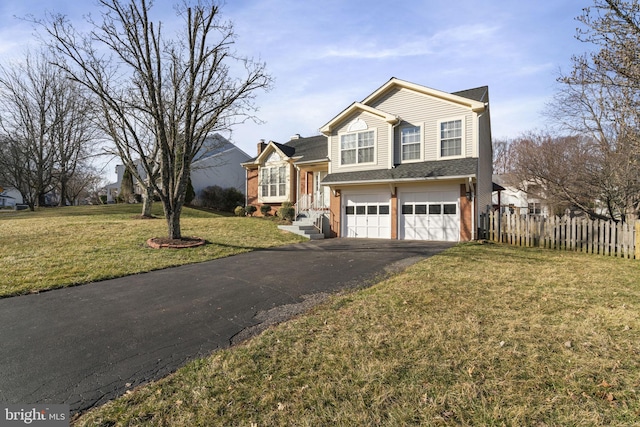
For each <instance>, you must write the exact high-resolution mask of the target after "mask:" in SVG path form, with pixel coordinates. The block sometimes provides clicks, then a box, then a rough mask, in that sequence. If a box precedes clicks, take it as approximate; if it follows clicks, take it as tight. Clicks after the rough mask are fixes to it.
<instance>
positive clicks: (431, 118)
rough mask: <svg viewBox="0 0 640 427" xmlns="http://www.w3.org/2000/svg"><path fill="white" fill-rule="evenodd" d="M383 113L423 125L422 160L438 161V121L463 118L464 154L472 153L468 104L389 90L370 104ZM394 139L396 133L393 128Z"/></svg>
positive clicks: (470, 118)
mask: <svg viewBox="0 0 640 427" xmlns="http://www.w3.org/2000/svg"><path fill="white" fill-rule="evenodd" d="M371 106H372V107H374V108H377V109H379V110H382V111H384V112H386V113H389V114H393V115H398V116H400V118H402V120H403V121H405V122H407V123H411V124H415V125H421V126H423V127H424V129H423V130H422V132H423V135H422V137H423V141H424V146H423V150H424V153H423V154H424V157H423V159H424V160H425V161H429V160H438V150H439V147H438V142H439V134H440V130H439V129H438V120H443V119H444V120H447V119H449V118H451V119H457V118H460V117H464V123H465V132H464V142H463V146H464V150H463V155H464V156H465V157H472V156H473V112H471V110H470V109H469V108H468V107H464V106H460V105H457V104H454V103H452V102H450V101H445V100H442V99H437V98H432V97H429V96H427V95H423V94H419V93H416V92H412V91H410V90H407V89H403V88H402V89H398V88H395V89H392V90H390V91H389V92H387V93H385V94H384V95H383V96H381V97H380V98H379V99H376V100H375V101H374V103H373V104H372V105H371ZM395 140H396V141H399V133H398V130H397V129H396V138H395ZM395 153H396V159H395V162H394V163H396V164H398V163H400V157H397V156H398V153H399V151H398V150H397V149H396V150H395Z"/></svg>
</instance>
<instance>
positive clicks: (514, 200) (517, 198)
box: [492, 175, 549, 217]
mask: <svg viewBox="0 0 640 427" xmlns="http://www.w3.org/2000/svg"><path fill="white" fill-rule="evenodd" d="M493 182H494V183H495V184H497V187H499V188H495V189H494V192H493V196H492V206H493V209H494V210H499V211H500V213H505V212H508V213H512V214H517V215H537V216H542V217H548V216H549V207H548V206H547V205H546V203H545V201H544V200H543V199H541V198H539V197H536V196H535V195H534V194H533V193H535V191H533V190H534V189H532V188H530V186H522V187H527V188H526V189H527V190H529V191H528V192H527V191H524V190H523V189H520V188H518V187H517V186H514V185H513V184H512V182H511V179H510V178H509V176H508V175H493Z"/></svg>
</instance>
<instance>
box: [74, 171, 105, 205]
mask: <svg viewBox="0 0 640 427" xmlns="http://www.w3.org/2000/svg"><path fill="white" fill-rule="evenodd" d="M101 182H102V176H100V173H99V172H98V171H97V170H96V169H95V168H93V167H92V166H89V165H86V164H84V163H81V164H79V165H77V166H76V170H75V172H74V174H73V175H72V176H71V178H70V179H69V180H68V181H67V190H66V194H67V200H68V201H69V203H71V205H74V206H76V205H79V204H80V201H81V200H82V199H90V198H91V196H92V193H93V192H94V188H97V187H98V188H99V186H100V184H101Z"/></svg>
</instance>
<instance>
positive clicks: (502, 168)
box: [492, 138, 513, 175]
mask: <svg viewBox="0 0 640 427" xmlns="http://www.w3.org/2000/svg"><path fill="white" fill-rule="evenodd" d="M512 142H513V141H512V140H511V139H506V138H503V139H494V140H493V142H492V147H493V173H495V174H501V175H503V174H507V173H509V172H511V168H512V164H511V163H512V153H511V144H512Z"/></svg>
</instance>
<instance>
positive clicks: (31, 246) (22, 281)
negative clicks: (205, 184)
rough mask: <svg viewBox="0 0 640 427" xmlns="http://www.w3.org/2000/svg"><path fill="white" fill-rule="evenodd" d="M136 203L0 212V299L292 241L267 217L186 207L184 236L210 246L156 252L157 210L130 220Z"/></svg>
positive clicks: (161, 232)
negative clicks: (152, 245) (151, 215)
mask: <svg viewBox="0 0 640 427" xmlns="http://www.w3.org/2000/svg"><path fill="white" fill-rule="evenodd" d="M139 213H140V205H108V206H82V207H66V208H50V209H41V210H38V211H36V212H28V211H19V212H2V213H0V236H1V237H0V238H1V239H2V241H1V244H0V271H2V272H3V273H2V276H3V280H2V281H0V297H2V296H11V295H18V294H25V293H30V292H39V291H42V290H46V289H54V288H59V287H63V286H69V285H75V284H82V283H88V282H92V281H96V280H103V279H109V278H113V277H119V276H124V275H128V274H135V273H140V272H145V271H150V270H155V269H160V268H165V267H171V266H176V265H182V264H188V263H194V262H200V261H206V260H211V259H215V258H220V257H224V256H229V255H234V254H238V253H242V252H247V251H250V250H254V249H258V248H265V247H271V246H276V245H283V244H287V243H294V242H299V241H300V240H301V238H300V237H299V236H295V235H293V234H290V233H285V232H281V231H280V230H278V229H277V227H276V225H275V223H274V222H272V221H265V220H262V219H258V218H247V217H243V218H238V217H231V216H221V215H216V214H212V213H209V212H203V211H199V210H195V209H189V208H185V209H184V212H183V216H182V221H181V226H182V234H183V236H198V237H201V238H204V239H206V240H207V241H208V242H209V244H207V245H205V246H202V247H199V248H192V249H180V250H170V249H163V250H155V249H150V248H148V247H147V246H146V244H145V242H146V241H147V239H149V238H150V237H163V236H166V235H167V231H166V230H167V227H166V222H165V220H164V217H163V215H162V207H161V206H160V205H159V204H156V205H155V206H154V214H155V215H157V216H158V218H157V219H144V220H143V219H136V218H134V217H135V215H136V214H137V215H139Z"/></svg>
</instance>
